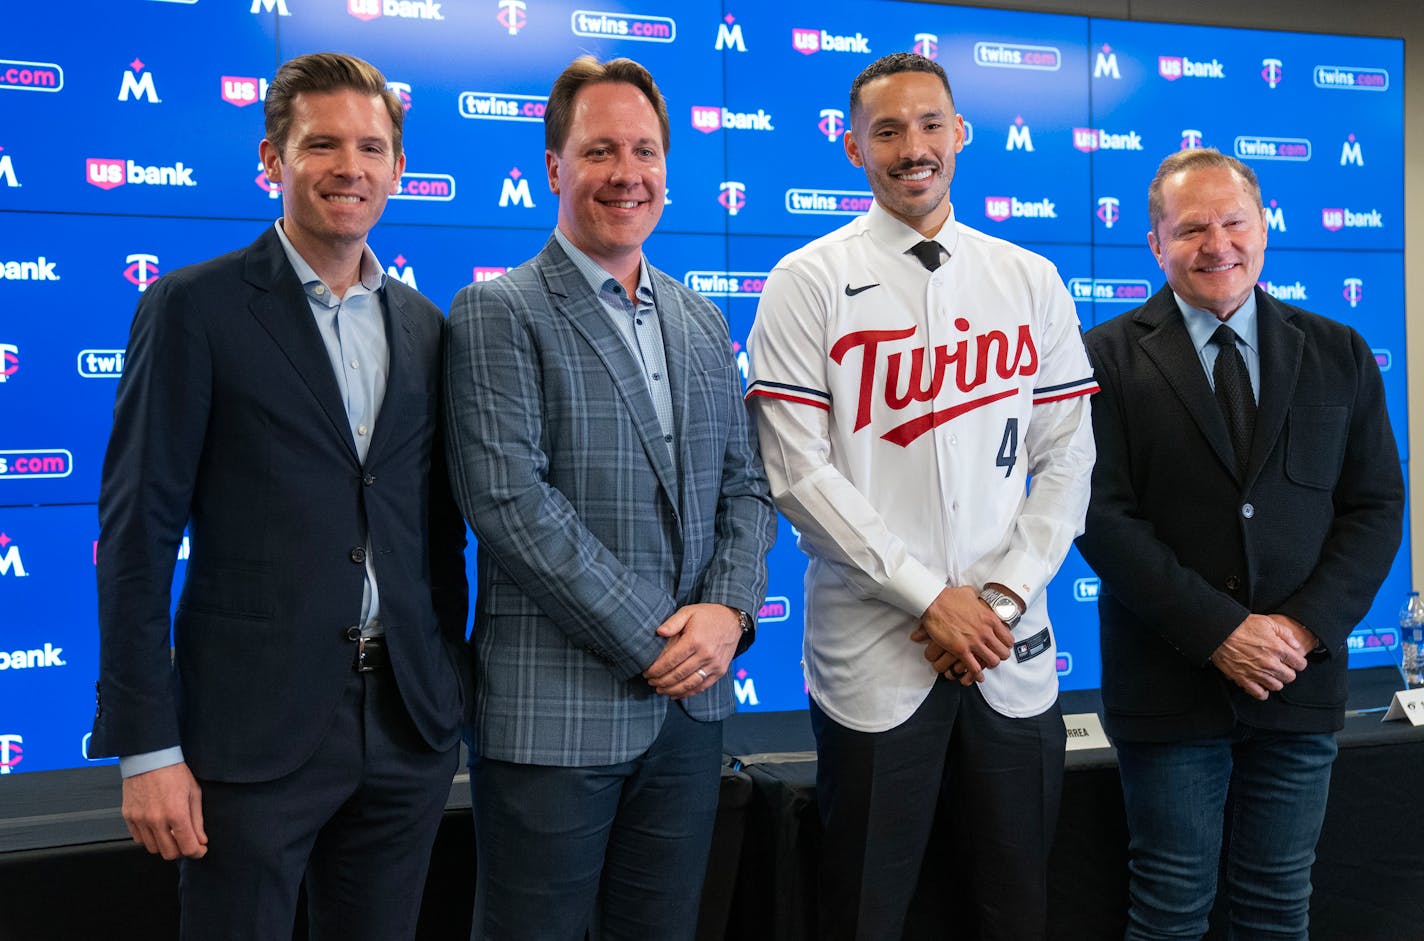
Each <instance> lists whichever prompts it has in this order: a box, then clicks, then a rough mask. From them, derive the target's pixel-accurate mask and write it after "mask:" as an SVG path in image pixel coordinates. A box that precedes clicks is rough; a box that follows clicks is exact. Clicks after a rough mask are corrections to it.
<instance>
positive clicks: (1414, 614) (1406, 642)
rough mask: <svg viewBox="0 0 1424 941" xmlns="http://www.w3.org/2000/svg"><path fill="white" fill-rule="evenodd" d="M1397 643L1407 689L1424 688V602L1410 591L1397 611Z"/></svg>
mask: <svg viewBox="0 0 1424 941" xmlns="http://www.w3.org/2000/svg"><path fill="white" fill-rule="evenodd" d="M1399 641H1400V644H1399V646H1400V649H1401V650H1402V651H1403V652H1404V657H1403V660H1402V662H1401V663H1400V671H1401V672H1402V673H1403V674H1404V685H1405V687H1406V688H1408V689H1416V688H1418V687H1420V686H1424V600H1421V599H1420V597H1419V592H1417V591H1411V592H1410V593H1409V597H1407V598H1405V599H1404V607H1402V608H1400V609H1399Z"/></svg>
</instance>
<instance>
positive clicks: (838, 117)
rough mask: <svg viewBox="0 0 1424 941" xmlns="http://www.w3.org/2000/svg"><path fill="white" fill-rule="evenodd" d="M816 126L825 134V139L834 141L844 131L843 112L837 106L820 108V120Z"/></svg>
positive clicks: (838, 138)
mask: <svg viewBox="0 0 1424 941" xmlns="http://www.w3.org/2000/svg"><path fill="white" fill-rule="evenodd" d="M816 127H817V128H818V129H819V130H820V132H821V133H822V134H824V135H826V140H828V141H830V142H831V143H835V142H836V141H838V140H840V137H841V135H842V134H844V133H845V129H846V123H845V112H844V111H842V110H841V109H839V108H822V109H821V121H820V123H819V124H817V125H816Z"/></svg>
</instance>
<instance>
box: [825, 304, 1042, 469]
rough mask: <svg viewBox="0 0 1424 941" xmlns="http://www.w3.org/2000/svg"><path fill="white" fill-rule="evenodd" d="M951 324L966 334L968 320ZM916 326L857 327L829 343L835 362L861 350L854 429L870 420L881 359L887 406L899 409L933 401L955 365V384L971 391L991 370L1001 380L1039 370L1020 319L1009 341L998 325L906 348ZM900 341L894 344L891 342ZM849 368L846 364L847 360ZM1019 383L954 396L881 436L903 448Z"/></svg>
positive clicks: (1002, 395)
mask: <svg viewBox="0 0 1424 941" xmlns="http://www.w3.org/2000/svg"><path fill="white" fill-rule="evenodd" d="M954 329H956V330H958V331H959V332H960V333H968V332H969V330H970V326H969V321H968V320H967V319H966V318H964V317H956V318H955V320H954ZM918 330H919V328H918V327H906V328H904V329H900V330H857V331H855V332H854V333H848V334H846V335H845V336H843V337H841V338H840V339H839V340H837V341H836V342H835V345H834V346H832V347H831V359H832V360H834V361H835V363H836V364H837V365H841V364H842V363H843V361H844V360H845V359H846V357H847V356H849V355H850V354H851V353H852V352H853V351H855V350H859V351H860V382H859V388H860V396H859V400H858V405H857V406H856V413H855V429H854V430H855V431H859V430H860V429H862V428H864V427H865V426H866V425H869V424H870V417H871V410H872V408H873V406H874V399H875V395H876V389H875V380H876V376H877V375H878V374H879V372H880V369H879V366H880V362H881V358H882V357H883V358H884V363H885V388H884V389H883V390H881V393H880V395H881V396H882V398H883V400H884V403H885V405H886V407H887V408H889V409H890V410H891V411H892V412H894V413H897V414H903V413H905V411H906V410H907V409H909V408H910V407H911V406H912V405H913V404H914V403H916V402H927V403H933V402H934V400H935V399H936V398H938V396H939V393H940V390H941V389H942V388H943V387H944V381H945V377H946V373H947V372H948V371H949V370H950V367H953V368H954V385H955V388H957V389H958V390H959V391H960V392H965V393H968V392H973V391H975V390H976V389H980V388H981V387H982V386H984V385H985V384H986V383H988V382H989V381H990V378H991V377H990V374H989V370H990V367H991V366H992V367H993V374H994V376H995V377H997V378H998V379H999V380H1002V381H1003V382H1012V381H1013V380H1014V379H1015V377H1017V376H1032V375H1034V374H1035V373H1037V372H1038V350H1037V349H1036V348H1035V347H1034V345H1033V334H1032V333H1031V332H1030V331H1029V327H1028V324H1021V325H1020V326H1019V328H1018V336H1017V337H1016V338H1015V339H1014V340H1010V338H1009V336H1008V335H1007V334H1005V333H1004V332H1003V331H1001V330H990V331H988V332H987V333H981V334H979V335H978V336H969V337H964V338H962V339H961V340H959V342H957V343H955V344H954V346H953V347H951V346H949V345H947V344H939V345H937V346H934V347H927V346H915V347H910V346H907V345H906V344H903V343H900V341H902V340H909V339H910V338H911V337H913V336H914V335H915V334H916V332H918ZM897 343H899V344H900V345H899V346H898V347H897V346H894V345H893V344H897ZM847 368H850V367H849V365H847ZM1018 392H1019V387H1018V385H1017V384H1014V385H1010V386H1008V388H1003V389H999V390H997V391H993V392H985V393H984V394H982V395H978V396H977V397H975V398H969V399H965V400H963V401H958V402H956V403H955V404H954V405H951V406H949V407H948V408H941V409H935V408H933V407H931V410H930V411H928V412H925V413H924V414H921V415H918V416H916V417H914V418H910V419H908V420H907V421H904V422H901V423H900V424H898V425H896V426H895V427H893V428H891V429H890V430H889V431H887V432H885V433H884V434H883V435H881V436H880V437H881V438H882V439H884V440H885V441H888V442H890V443H891V444H898V445H899V446H900V447H907V446H908V445H909V444H910V443H911V442H913V441H914V440H915V439H916V438H918V437H920V436H921V435H923V434H924V433H925V432H927V431H930V430H932V429H934V428H937V427H939V426H940V425H943V424H944V423H945V422H948V421H952V420H953V419H955V418H958V417H959V416H960V415H964V414H966V413H968V412H972V411H973V410H974V409H976V408H983V407H984V406H986V405H989V404H991V403H993V402H997V401H999V400H1000V399H1007V398H1010V397H1012V396H1015V395H1017V394H1018Z"/></svg>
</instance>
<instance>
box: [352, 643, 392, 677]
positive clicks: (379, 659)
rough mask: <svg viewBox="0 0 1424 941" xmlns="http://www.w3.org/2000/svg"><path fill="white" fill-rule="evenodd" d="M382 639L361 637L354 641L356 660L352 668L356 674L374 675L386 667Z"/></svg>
mask: <svg viewBox="0 0 1424 941" xmlns="http://www.w3.org/2000/svg"><path fill="white" fill-rule="evenodd" d="M386 662H387V661H386V644H385V640H384V638H380V637H361V638H359V639H357V641H356V659H355V662H354V663H353V664H352V668H353V669H354V670H355V671H356V672H357V673H374V672H376V671H377V670H380V669H383V668H384V667H385V665H386Z"/></svg>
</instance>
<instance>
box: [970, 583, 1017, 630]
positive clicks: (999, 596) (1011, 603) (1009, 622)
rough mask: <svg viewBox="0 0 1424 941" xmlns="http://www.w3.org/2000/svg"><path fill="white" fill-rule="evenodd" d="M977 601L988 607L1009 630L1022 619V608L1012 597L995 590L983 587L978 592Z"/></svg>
mask: <svg viewBox="0 0 1424 941" xmlns="http://www.w3.org/2000/svg"><path fill="white" fill-rule="evenodd" d="M979 600H980V601H982V602H984V603H985V604H987V605H988V606H989V610H990V611H993V612H994V616H995V617H997V618H998V619H999V620H1000V621H1003V622H1004V624H1005V626H1007V627H1009V628H1010V629H1012V628H1013V626H1014V625H1015V624H1017V623H1019V618H1021V617H1023V608H1021V607H1019V603H1018V602H1017V601H1015V600H1014V599H1013V596H1012V595H1006V594H1004V593H1003V592H1002V591H999V590H998V589H997V588H990V587H989V586H988V585H985V586H984V590H983V591H981V592H979Z"/></svg>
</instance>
